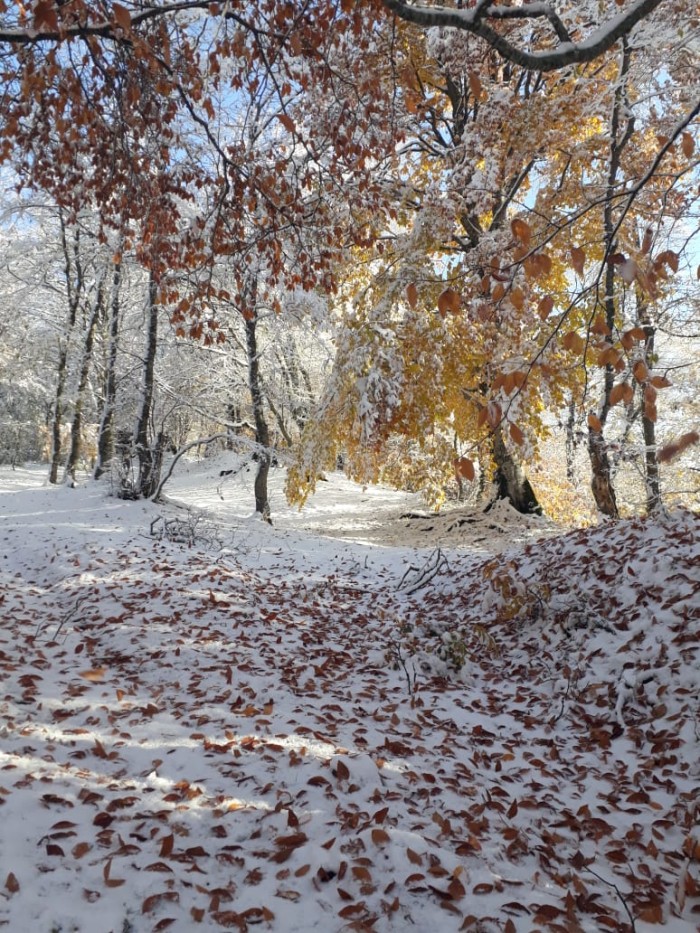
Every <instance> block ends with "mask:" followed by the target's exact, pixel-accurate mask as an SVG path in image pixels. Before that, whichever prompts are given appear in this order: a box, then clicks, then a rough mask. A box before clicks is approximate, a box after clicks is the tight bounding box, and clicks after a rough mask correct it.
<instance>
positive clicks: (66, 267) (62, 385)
mask: <svg viewBox="0 0 700 933" xmlns="http://www.w3.org/2000/svg"><path fill="white" fill-rule="evenodd" d="M59 220H60V226H61V250H62V252H63V274H64V277H65V280H66V296H67V298H68V319H67V322H66V333H65V334H64V337H63V341H62V342H61V341H59V350H58V367H57V374H56V395H55V397H54V406H53V416H52V421H51V462H50V465H49V482H50V483H53V484H56V483H58V471H59V468H60V466H61V427H62V425H63V414H64V408H65V392H66V381H67V378H68V351H69V348H70V341H71V336H72V334H73V330H74V328H75V322H76V319H77V316H78V307H79V305H80V297H81V294H82V290H83V269H82V263H81V260H80V233H79V232H78V231H77V230H74V231H73V240H72V242H71V244H70V245H69V244H68V231H67V230H66V224H65V220H64V218H63V214H60V215H59Z"/></svg>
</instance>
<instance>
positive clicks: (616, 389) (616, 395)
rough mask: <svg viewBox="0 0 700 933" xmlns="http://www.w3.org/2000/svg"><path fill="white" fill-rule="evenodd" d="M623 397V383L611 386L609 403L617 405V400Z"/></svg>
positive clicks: (619, 400)
mask: <svg viewBox="0 0 700 933" xmlns="http://www.w3.org/2000/svg"><path fill="white" fill-rule="evenodd" d="M624 397H625V390H624V383H620V384H619V385H616V386H613V387H612V389H611V390H610V404H611V405H617V403H618V402H621V401H622V400H623V399H624Z"/></svg>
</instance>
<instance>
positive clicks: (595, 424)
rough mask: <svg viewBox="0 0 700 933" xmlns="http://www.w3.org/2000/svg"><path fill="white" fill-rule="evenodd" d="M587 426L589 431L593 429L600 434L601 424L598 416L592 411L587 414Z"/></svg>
mask: <svg viewBox="0 0 700 933" xmlns="http://www.w3.org/2000/svg"><path fill="white" fill-rule="evenodd" d="M588 427H589V428H590V429H591V431H595V432H596V434H600V433H601V431H602V430H603V425H602V424H601V421H600V418H599V417H598V416H597V415H594V414H593V413H591V414H590V415H589V416H588Z"/></svg>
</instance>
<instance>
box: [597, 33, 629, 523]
mask: <svg viewBox="0 0 700 933" xmlns="http://www.w3.org/2000/svg"><path fill="white" fill-rule="evenodd" d="M630 62H631V52H630V49H629V44H628V42H627V40H626V39H624V40H623V52H622V61H621V64H620V74H619V78H618V84H617V87H616V89H615V101H614V104H613V110H612V117H611V124H610V164H609V166H608V181H607V190H606V197H605V206H604V208H603V229H604V231H605V256H606V258H608V259H609V257H611V256H612V255H613V253H614V252H615V246H616V243H615V239H614V236H615V219H614V216H613V207H614V205H615V203H616V201H615V199H616V198H617V196H618V187H619V186H618V174H619V171H620V158H621V155H622V150H623V149H624V148H625V146H626V145H627V143H628V141H629V139H630V137H631V135H632V131H633V129H634V118H633V117H631V116H628V117H627V123H626V125H625V128H624V130H623V129H622V120H623V118H624V116H625V114H629V113H630V110H629V107H628V106H627V99H626V96H627V95H626V91H625V76H626V75H627V72H628V71H629V68H630ZM603 306H604V309H605V323H606V325H607V328H608V331H609V332H610V333H611V334H612V333H614V329H615V266H614V265H613V264H612V263H611V262H608V263H607V264H606V268H605V295H604V298H603ZM604 380H605V381H604V387H603V398H602V400H601V404H600V410H599V412H598V415H597V417H598V421H599V422H600V428H598V427H597V426H596V427H595V428H593V427H591V425H590V423H589V426H588V457H589V460H590V463H591V474H592V475H591V490H592V492H593V498H594V499H595V503H596V506H597V508H598V511H599V512H602V513H603V515H608V516H609V517H610V518H618V517H619V511H618V508H617V499H616V496H615V489H614V486H613V473H612V468H611V465H610V457H609V455H608V446H607V444H606V441H605V437H604V434H603V432H604V430H605V422H606V421H607V418H608V414H609V412H610V393H611V391H612V388H613V385H614V383H615V370H614V369H613V367H612V366H611V365H610V364H609V363H608V365H607V366H606V367H605V376H604Z"/></svg>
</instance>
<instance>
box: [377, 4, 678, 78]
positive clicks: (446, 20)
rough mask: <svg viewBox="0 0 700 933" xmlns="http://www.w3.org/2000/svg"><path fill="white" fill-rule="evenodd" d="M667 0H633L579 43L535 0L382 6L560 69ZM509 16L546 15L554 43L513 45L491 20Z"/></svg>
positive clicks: (528, 62)
mask: <svg viewBox="0 0 700 933" xmlns="http://www.w3.org/2000/svg"><path fill="white" fill-rule="evenodd" d="M662 2H663V0H634V2H633V3H630V4H629V5H628V6H627V7H626V9H624V10H622V11H620V12H619V13H618V14H617V15H616V16H613V17H611V18H610V19H609V20H607V22H604V23H601V24H600V25H599V26H597V28H595V29H594V30H593V31H592V32H590V33H589V34H588V36H586V38H584V39H582V40H581V41H579V42H573V41H571V39H570V36H569V32H568V30H567V28H566V26H565V25H564V23H563V22H562V20H561V19H560V17H559V16H558V15H557V13H556V11H555V10H554V9H553V7H552V6H551V5H550V4H549V3H543V2H532V3H524V4H523V5H522V6H517V7H510V6H497V5H493V4H492V3H490V2H488V0H481V2H478V3H477V4H476V5H475V6H473V7H469V8H467V9H450V8H447V7H443V6H425V5H420V6H419V5H415V4H413V3H409V2H406V0H384V5H385V6H386V7H387V8H388V9H389V10H391V11H392V12H393V13H395V14H396V15H397V16H399V17H400V18H401V19H404V20H406V22H409V23H414V24H415V25H417V26H424V27H428V28H429V27H434V26H447V27H451V28H454V29H462V30H464V31H466V32H469V33H472V34H473V35H475V36H479V37H480V38H482V39H484V40H485V41H486V42H487V43H488V44H489V45H490V46H491V47H492V48H493V49H495V50H496V51H497V52H498V53H499V54H500V55H501V56H502V57H503V58H505V59H507V60H508V61H510V62H513V63H514V64H516V65H520V66H521V67H523V68H528V69H530V70H532V71H556V70H558V69H559V68H565V67H566V66H567V65H574V64H582V63H585V62H590V61H593V60H594V59H596V58H598V57H599V56H600V55H603V54H604V53H605V52H607V51H608V50H609V49H611V48H612V47H613V46H614V45H615V43H616V42H617V41H618V40H619V39H621V38H622V37H623V36H626V35H628V34H629V33H630V32H631V30H632V29H634V27H635V26H636V25H637V24H638V23H640V22H641V21H642V20H643V19H646V17H648V16H649V15H650V14H651V13H653V12H654V10H655V9H656V8H657V7H658V6H660V5H661V3H662ZM508 19H525V20H534V19H546V20H548V21H549V23H550V25H551V27H552V29H553V31H554V34H555V37H556V44H555V45H554V47H553V48H547V49H541V50H534V51H530V50H528V49H523V48H519V47H518V46H516V45H514V44H513V43H512V42H511V41H510V39H508V38H507V37H506V36H504V35H502V34H501V33H500V32H498V31H497V29H496V28H494V26H493V25H492V23H496V22H498V21H502V20H508Z"/></svg>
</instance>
